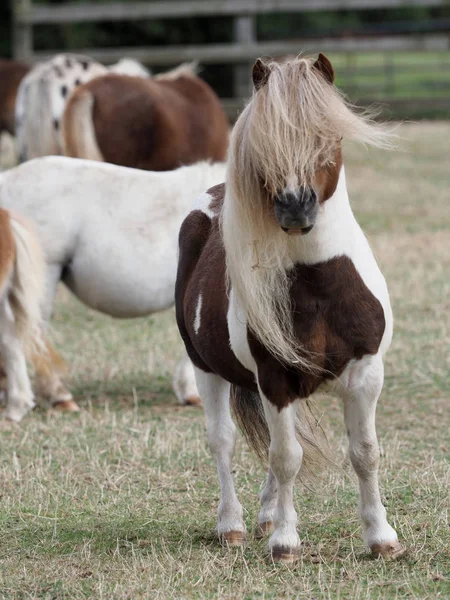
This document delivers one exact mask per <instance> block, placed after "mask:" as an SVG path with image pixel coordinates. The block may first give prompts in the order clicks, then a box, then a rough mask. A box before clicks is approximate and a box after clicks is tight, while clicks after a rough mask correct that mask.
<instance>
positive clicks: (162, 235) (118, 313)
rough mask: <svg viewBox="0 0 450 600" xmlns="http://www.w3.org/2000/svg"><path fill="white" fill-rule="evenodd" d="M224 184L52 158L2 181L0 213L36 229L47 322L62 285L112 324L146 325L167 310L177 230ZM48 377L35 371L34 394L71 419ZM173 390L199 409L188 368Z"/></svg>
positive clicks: (210, 172) (211, 170)
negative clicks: (15, 215) (140, 321)
mask: <svg viewBox="0 0 450 600" xmlns="http://www.w3.org/2000/svg"><path fill="white" fill-rule="evenodd" d="M224 176H225V165H224V164H215V165H211V164H208V163H199V164H196V165H192V166H189V167H182V168H180V169H177V170H175V171H168V172H164V173H152V172H148V171H140V170H137V169H127V168H125V167H118V166H116V165H110V164H106V163H98V162H92V161H87V160H80V159H73V158H67V157H55V156H49V157H44V158H38V159H34V160H32V161H28V162H26V163H24V164H22V165H20V166H18V167H16V168H15V169H11V170H9V171H7V172H5V173H2V174H0V206H2V207H4V208H8V209H14V210H17V211H18V212H19V213H20V214H22V215H24V216H25V217H27V218H28V219H30V220H31V221H33V222H35V223H36V227H37V233H38V234H39V240H40V243H41V246H42V248H43V250H44V254H45V259H46V263H47V268H46V272H45V280H46V294H45V298H44V299H43V300H42V311H43V316H44V320H45V322H49V320H50V318H51V314H52V311H53V304H54V299H55V293H56V287H57V284H58V282H59V281H62V282H63V283H64V284H65V285H66V286H67V287H68V288H69V289H70V291H71V292H73V293H74V294H75V295H76V296H77V297H78V298H79V299H80V300H81V301H82V302H84V303H85V304H86V305H87V306H90V307H91V308H93V309H96V310H98V311H100V312H103V313H105V314H108V315H111V316H112V317H118V318H133V317H144V316H147V315H150V314H153V313H155V312H158V311H160V310H164V309H165V308H168V307H169V306H171V305H172V304H173V302H174V290H175V279H176V272H177V246H178V233H179V229H180V226H181V223H182V222H183V219H184V218H185V217H186V215H187V214H188V213H189V211H190V210H191V206H192V203H193V200H195V199H196V198H197V196H198V195H199V194H200V192H201V191H202V190H205V189H207V188H208V187H211V186H212V185H215V184H216V183H218V182H220V181H223V179H224ZM50 358H52V357H50ZM55 367H56V368H55V369H53V370H51V369H47V370H46V371H45V370H43V369H39V370H38V372H37V374H36V375H37V380H38V386H39V390H40V394H41V395H44V396H46V397H48V398H49V399H50V401H51V402H52V403H58V404H59V406H60V408H64V409H67V407H72V408H71V409H73V404H70V402H71V396H70V394H69V392H68V391H67V390H65V389H64V388H63V387H62V382H61V377H60V369H59V365H58V364H56V365H55ZM174 390H175V393H176V395H177V398H178V400H179V401H180V402H181V403H182V404H196V403H198V401H199V400H198V393H197V387H196V385H195V379H194V373H193V369H192V364H191V363H190V361H189V360H187V358H185V359H183V360H182V361H181V363H180V364H179V365H178V367H177V369H176V373H175V376H174ZM65 394H66V396H65ZM64 399H66V404H63V401H64ZM67 402H69V404H67Z"/></svg>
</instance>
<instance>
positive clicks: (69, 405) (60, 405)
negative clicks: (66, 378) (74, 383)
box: [52, 400, 80, 412]
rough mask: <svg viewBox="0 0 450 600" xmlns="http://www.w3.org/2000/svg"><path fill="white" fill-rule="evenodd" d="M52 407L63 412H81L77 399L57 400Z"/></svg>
mask: <svg viewBox="0 0 450 600" xmlns="http://www.w3.org/2000/svg"><path fill="white" fill-rule="evenodd" d="M52 408H54V409H55V410H58V411H61V412H80V407H79V406H78V404H77V403H76V402H75V400H57V401H56V402H53V404H52Z"/></svg>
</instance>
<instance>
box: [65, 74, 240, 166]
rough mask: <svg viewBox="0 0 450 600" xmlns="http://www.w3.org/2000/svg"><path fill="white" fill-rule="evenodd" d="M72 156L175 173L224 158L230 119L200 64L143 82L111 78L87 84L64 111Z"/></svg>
mask: <svg viewBox="0 0 450 600" xmlns="http://www.w3.org/2000/svg"><path fill="white" fill-rule="evenodd" d="M62 132H63V138H64V148H65V152H64V153H65V154H66V156H72V157H75V158H89V159H91V160H99V161H105V162H110V163H113V164H116V165H123V166H125V167H135V168H138V169H146V170H151V171H169V170H171V169H176V168H178V167H179V166H181V165H190V164H193V163H195V162H197V161H199V160H206V159H210V160H213V161H223V160H224V159H225V155H226V151H227V148H228V135H229V124H228V120H227V118H226V116H225V113H224V111H223V109H222V106H221V104H220V101H219V98H218V97H217V96H216V94H215V93H214V92H213V90H212V89H211V88H210V87H209V85H208V84H207V83H205V82H204V81H203V80H202V79H200V78H199V77H197V75H196V74H195V70H194V67H193V66H192V65H181V66H180V67H178V68H177V69H174V70H173V71H169V72H167V73H163V74H161V75H157V76H155V77H152V78H147V79H142V78H137V77H125V76H122V75H113V74H109V75H104V76H103V77H98V78H96V79H95V80H92V81H89V82H88V83H86V84H85V85H82V86H80V87H79V88H78V89H77V90H76V91H75V92H74V93H73V94H72V96H71V98H70V99H69V102H68V103H67V107H66V110H65V112H64V117H63V124H62Z"/></svg>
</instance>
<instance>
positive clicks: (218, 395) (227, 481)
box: [194, 367, 245, 544]
mask: <svg viewBox="0 0 450 600" xmlns="http://www.w3.org/2000/svg"><path fill="white" fill-rule="evenodd" d="M194 370H195V377H196V380H197V386H198V390H199V392H200V397H201V399H202V402H203V405H204V407H205V417H206V429H207V434H208V442H209V447H210V450H211V453H212V455H213V456H214V458H215V460H216V465H217V473H218V475H219V483H220V504H219V509H218V517H219V519H218V525H217V530H218V533H219V536H220V537H221V538H222V539H225V540H227V541H229V542H230V543H231V544H232V543H233V542H234V543H242V542H243V538H244V532H245V525H244V521H243V518H242V506H241V504H240V502H239V500H238V498H237V496H236V491H235V489H234V481H233V475H232V474H231V469H232V460H233V455H234V446H235V442H236V426H235V424H234V423H233V420H232V418H231V412H230V384H229V383H228V382H227V381H225V380H224V379H222V378H221V377H219V376H218V375H214V374H212V373H205V372H204V371H201V370H200V369H197V368H195V367H194ZM232 532H234V533H236V534H239V533H240V534H241V535H237V536H227V535H226V534H230V533H232ZM227 538H228V539H227Z"/></svg>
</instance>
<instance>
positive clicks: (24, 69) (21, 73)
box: [0, 58, 30, 135]
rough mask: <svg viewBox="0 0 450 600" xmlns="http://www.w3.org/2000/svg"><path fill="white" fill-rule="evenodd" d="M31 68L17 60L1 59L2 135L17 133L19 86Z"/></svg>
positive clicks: (0, 123) (0, 102) (0, 110)
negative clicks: (16, 113)
mask: <svg viewBox="0 0 450 600" xmlns="http://www.w3.org/2000/svg"><path fill="white" fill-rule="evenodd" d="M29 70H30V67H28V65H26V64H25V63H22V62H19V61H17V60H8V59H6V58H0V134H1V133H3V132H4V131H7V132H8V133H9V134H11V135H14V133H15V121H14V114H15V107H16V95H17V90H18V88H19V84H20V82H21V81H22V79H23V78H24V77H25V75H26V74H27V73H28V71H29Z"/></svg>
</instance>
